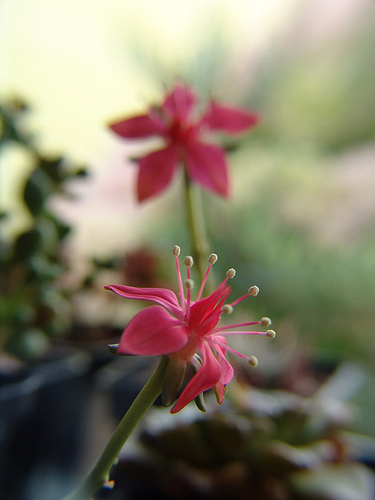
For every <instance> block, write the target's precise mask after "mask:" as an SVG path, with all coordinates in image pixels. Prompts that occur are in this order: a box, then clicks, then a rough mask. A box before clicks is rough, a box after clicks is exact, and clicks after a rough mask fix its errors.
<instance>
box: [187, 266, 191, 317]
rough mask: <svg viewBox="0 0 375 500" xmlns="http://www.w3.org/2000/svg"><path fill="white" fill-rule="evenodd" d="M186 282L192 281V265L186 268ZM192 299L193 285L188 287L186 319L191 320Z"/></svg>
mask: <svg viewBox="0 0 375 500" xmlns="http://www.w3.org/2000/svg"><path fill="white" fill-rule="evenodd" d="M186 277H187V280H186V282H190V281H191V278H190V267H189V266H188V267H187V268H186ZM190 300H191V286H187V287H186V321H189V318H190Z"/></svg>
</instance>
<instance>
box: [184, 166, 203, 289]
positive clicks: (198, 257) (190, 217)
mask: <svg viewBox="0 0 375 500" xmlns="http://www.w3.org/2000/svg"><path fill="white" fill-rule="evenodd" d="M184 187H185V198H186V213H187V224H188V229H189V232H190V238H191V247H192V254H193V258H194V263H195V267H196V269H197V272H198V274H199V278H200V280H201V281H202V280H203V276H204V273H205V267H206V266H205V263H206V259H207V253H208V249H209V244H208V241H207V237H206V228H205V223H204V218H203V207H202V198H201V196H200V195H201V192H200V191H198V190H197V189H194V188H195V186H194V185H193V184H192V183H191V182H190V179H189V177H188V175H187V173H186V170H185V172H184Z"/></svg>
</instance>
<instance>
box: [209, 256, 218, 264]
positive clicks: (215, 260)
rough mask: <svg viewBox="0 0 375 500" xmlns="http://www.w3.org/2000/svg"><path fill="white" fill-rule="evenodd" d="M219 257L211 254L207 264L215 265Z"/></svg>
mask: <svg viewBox="0 0 375 500" xmlns="http://www.w3.org/2000/svg"><path fill="white" fill-rule="evenodd" d="M218 258H219V257H218V256H217V255H216V253H212V254H211V255H210V256H209V257H208V262H209V263H210V264H211V265H212V264H215V262H217V259H218Z"/></svg>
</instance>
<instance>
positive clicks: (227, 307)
mask: <svg viewBox="0 0 375 500" xmlns="http://www.w3.org/2000/svg"><path fill="white" fill-rule="evenodd" d="M221 312H222V313H224V314H230V313H232V312H233V307H232V306H231V305H230V304H224V305H223V307H222V308H221Z"/></svg>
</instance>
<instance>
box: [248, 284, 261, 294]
mask: <svg viewBox="0 0 375 500" xmlns="http://www.w3.org/2000/svg"><path fill="white" fill-rule="evenodd" d="M248 293H249V295H251V296H252V297H255V296H256V295H258V293H259V288H258V287H257V286H256V285H253V286H251V287H250V288H249V290H248Z"/></svg>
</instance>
